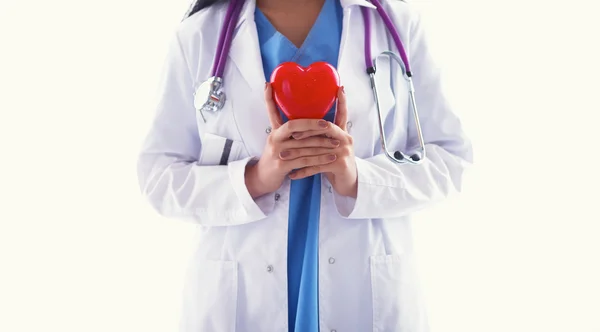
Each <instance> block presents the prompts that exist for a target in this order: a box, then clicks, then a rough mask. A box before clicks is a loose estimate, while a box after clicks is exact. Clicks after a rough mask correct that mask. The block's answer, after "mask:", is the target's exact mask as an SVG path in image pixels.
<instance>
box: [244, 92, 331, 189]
mask: <svg viewBox="0 0 600 332" xmlns="http://www.w3.org/2000/svg"><path fill="white" fill-rule="evenodd" d="M265 101H266V104H267V111H268V114H269V120H270V122H271V133H270V134H269V136H268V138H267V144H266V145H265V149H264V151H263V154H262V156H261V157H260V159H259V161H258V162H257V163H256V164H254V165H250V166H248V167H247V168H246V174H245V178H246V187H247V188H248V192H249V193H250V195H251V196H252V197H253V198H256V197H259V196H262V195H265V194H268V193H271V192H273V191H275V190H277V189H279V187H280V186H281V184H282V183H283V180H284V179H285V177H286V176H287V175H288V174H289V173H290V172H291V171H292V170H294V169H300V168H307V167H308V168H310V167H320V166H325V165H327V164H331V163H332V162H334V161H335V160H336V158H337V156H336V154H337V153H335V151H337V150H336V148H338V147H339V146H340V142H339V141H338V140H336V139H330V138H327V137H324V134H326V133H327V132H328V131H329V130H331V128H332V127H335V126H334V125H333V124H332V123H329V122H327V121H325V120H317V119H298V120H290V121H288V122H286V123H285V124H284V123H283V121H282V119H281V116H280V114H279V111H278V110H277V107H276V106H275V103H274V101H273V97H272V91H271V86H270V85H269V84H267V85H266V86H265ZM320 136H323V137H320ZM292 137H293V138H292ZM298 138H303V139H298Z"/></svg>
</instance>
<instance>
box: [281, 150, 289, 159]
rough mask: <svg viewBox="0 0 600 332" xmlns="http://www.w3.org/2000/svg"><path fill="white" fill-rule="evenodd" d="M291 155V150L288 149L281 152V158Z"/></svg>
mask: <svg viewBox="0 0 600 332" xmlns="http://www.w3.org/2000/svg"><path fill="white" fill-rule="evenodd" d="M289 155H290V152H289V151H287V150H286V151H281V152H279V156H280V157H281V158H285V157H289Z"/></svg>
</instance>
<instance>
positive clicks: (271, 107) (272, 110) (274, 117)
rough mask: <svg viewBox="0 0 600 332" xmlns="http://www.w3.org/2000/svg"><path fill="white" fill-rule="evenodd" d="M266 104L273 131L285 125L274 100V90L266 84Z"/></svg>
mask: <svg viewBox="0 0 600 332" xmlns="http://www.w3.org/2000/svg"><path fill="white" fill-rule="evenodd" d="M265 103H266V105H267V114H268V115H269V122H270V123H271V129H273V130H275V129H277V128H279V127H281V126H282V125H283V120H282V119H281V114H279V110H278V109H277V105H275V101H274V100H273V88H272V87H271V84H270V83H268V82H267V83H265Z"/></svg>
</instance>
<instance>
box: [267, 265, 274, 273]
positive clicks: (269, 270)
mask: <svg viewBox="0 0 600 332" xmlns="http://www.w3.org/2000/svg"><path fill="white" fill-rule="evenodd" d="M267 272H269V273H271V272H273V265H269V266H267Z"/></svg>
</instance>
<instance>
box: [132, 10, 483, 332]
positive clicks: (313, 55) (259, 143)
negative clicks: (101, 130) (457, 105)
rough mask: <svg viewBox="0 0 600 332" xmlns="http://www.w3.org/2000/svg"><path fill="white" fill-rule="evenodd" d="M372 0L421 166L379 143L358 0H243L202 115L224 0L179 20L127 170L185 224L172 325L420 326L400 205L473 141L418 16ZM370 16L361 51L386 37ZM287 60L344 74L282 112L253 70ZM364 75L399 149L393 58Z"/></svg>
mask: <svg viewBox="0 0 600 332" xmlns="http://www.w3.org/2000/svg"><path fill="white" fill-rule="evenodd" d="M383 6H384V7H385V9H386V10H387V12H388V14H389V15H390V17H391V19H392V21H393V23H394V24H395V26H396V28H397V29H398V30H399V32H400V33H401V36H400V37H401V38H402V41H403V42H404V45H405V46H406V49H407V53H408V56H409V58H410V61H411V64H412V72H413V79H414V84H415V92H416V101H417V103H418V105H419V111H420V120H421V126H422V129H423V135H424V139H425V143H426V151H427V157H426V158H425V160H424V162H423V163H422V164H420V165H410V164H396V163H393V162H391V161H390V160H388V159H387V158H386V156H385V155H383V154H382V150H381V142H380V138H379V130H378V122H377V121H378V120H377V113H376V109H375V102H374V99H373V95H372V92H371V89H370V85H369V78H368V76H367V74H366V72H365V66H364V57H363V56H364V55H363V54H364V53H363V46H364V44H363V37H364V30H363V27H364V26H363V18H362V16H361V8H363V7H366V8H368V9H369V10H373V11H375V9H374V8H375V7H374V6H373V5H372V4H371V2H369V1H368V0H246V1H245V4H244V6H243V8H242V10H241V13H240V18H239V20H238V21H237V25H236V29H235V30H234V31H235V32H234V38H233V42H232V45H231V49H230V51H229V53H228V57H227V65H226V67H225V72H224V76H223V78H224V82H225V91H226V93H227V100H226V103H225V105H224V107H223V109H222V110H220V111H217V112H204V113H203V114H200V113H199V112H198V111H197V110H196V107H195V105H194V94H195V92H196V89H198V87H199V86H200V85H201V84H202V83H203V82H204V81H205V80H206V79H208V78H209V77H210V74H211V69H212V64H213V59H214V57H215V53H216V50H217V44H218V39H219V32H220V27H221V25H222V22H223V20H224V16H225V12H226V8H227V3H223V2H222V1H220V0H200V1H198V2H196V3H195V4H194V5H193V6H192V10H191V12H190V13H189V15H188V17H187V18H186V19H185V20H184V21H183V22H182V23H181V24H180V26H179V28H178V29H177V31H176V33H175V35H174V37H173V38H172V43H171V45H170V49H169V54H168V57H167V61H166V65H165V71H164V75H163V78H162V84H161V87H160V95H159V101H158V105H157V108H156V113H155V117H154V121H153V124H152V126H151V129H150V132H149V134H148V136H147V138H146V140H145V143H144V145H143V148H142V152H141V155H140V157H139V163H138V174H139V183H140V187H141V190H142V193H143V195H144V196H145V197H146V198H147V199H148V201H149V202H150V204H151V205H152V206H153V207H154V208H155V209H156V210H157V211H158V212H159V213H160V214H162V215H164V216H166V217H170V218H174V219H182V220H189V221H192V222H193V223H195V224H197V225H198V238H197V249H196V251H195V255H194V256H193V260H192V262H191V269H190V271H189V280H188V281H187V284H186V285H187V287H186V290H185V292H184V298H185V305H184V310H183V313H184V314H183V319H182V325H181V331H183V332H234V331H235V332H246V331H247V332H275V331H277V332H284V331H295V332H316V331H320V332H325V331H331V332H333V331H337V332H367V331H379V332H383V331H386V332H408V331H410V332H426V331H428V324H427V319H426V310H425V308H424V303H423V300H422V297H421V296H420V292H419V285H418V280H417V276H416V273H415V262H414V257H415V256H414V253H413V245H412V239H411V224H410V218H409V216H410V214H411V213H413V212H415V211H418V210H422V209H424V208H427V207H430V206H432V205H433V204H435V203H437V202H439V201H441V200H442V199H444V198H445V197H446V196H447V195H448V194H450V193H451V192H453V191H458V190H460V187H461V181H462V177H463V172H464V170H465V168H466V167H467V166H468V165H469V164H470V163H471V161H472V150H471V144H470V142H469V140H468V138H467V137H466V136H465V134H464V133H463V131H462V129H461V124H460V121H459V119H458V118H457V117H456V115H455V114H454V113H453V112H452V111H451V109H450V106H449V105H448V103H447V101H446V99H445V97H444V94H443V91H442V89H441V85H440V78H439V71H438V68H437V67H436V65H435V63H434V61H433V60H432V57H431V55H430V52H429V47H428V44H427V40H426V39H425V36H424V33H423V27H422V24H421V21H420V18H419V16H418V15H417V14H416V13H415V11H414V10H413V9H412V8H411V6H410V5H408V4H407V3H405V2H403V1H399V0H383ZM372 17H374V19H372V21H371V26H372V34H373V35H372V39H371V48H372V51H373V54H375V55H376V54H379V53H381V52H382V51H387V50H393V51H396V50H395V48H394V43H393V42H392V40H391V38H390V37H389V35H388V34H387V31H386V28H385V26H384V24H383V22H382V20H381V19H377V16H376V15H373V16H372ZM285 61H294V62H297V63H299V64H300V65H303V66H307V65H309V64H311V63H313V62H315V61H327V62H329V63H330V64H332V65H333V66H335V67H336V68H337V70H338V72H339V74H340V78H341V83H342V85H343V88H341V89H340V91H339V93H338V98H339V101H338V103H337V105H336V106H334V108H333V109H332V110H331V112H330V113H329V114H328V115H327V116H326V117H325V119H324V120H321V121H319V120H290V121H287V119H286V118H285V117H284V116H283V115H281V114H280V113H279V111H278V110H277V108H276V107H275V105H274V102H273V100H272V98H271V87H270V86H269V85H268V84H266V83H265V82H266V81H268V78H269V77H270V75H271V72H272V71H273V69H274V68H275V67H276V66H277V65H279V64H280V63H282V62H285ZM377 80H378V89H379V93H380V99H381V105H382V112H383V113H384V114H383V116H384V120H385V129H386V132H387V142H388V146H390V148H393V149H394V150H402V151H413V150H414V148H415V147H418V144H419V142H418V140H417V134H416V130H415V127H414V121H413V119H412V118H411V113H410V111H409V105H410V103H409V95H408V93H407V91H406V88H405V86H406V83H405V80H404V79H403V77H402V75H401V72H400V68H399V67H397V66H394V65H390V64H389V63H385V62H382V63H381V65H379V66H378V76H377ZM336 111H337V114H336ZM293 170H295V171H293Z"/></svg>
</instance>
